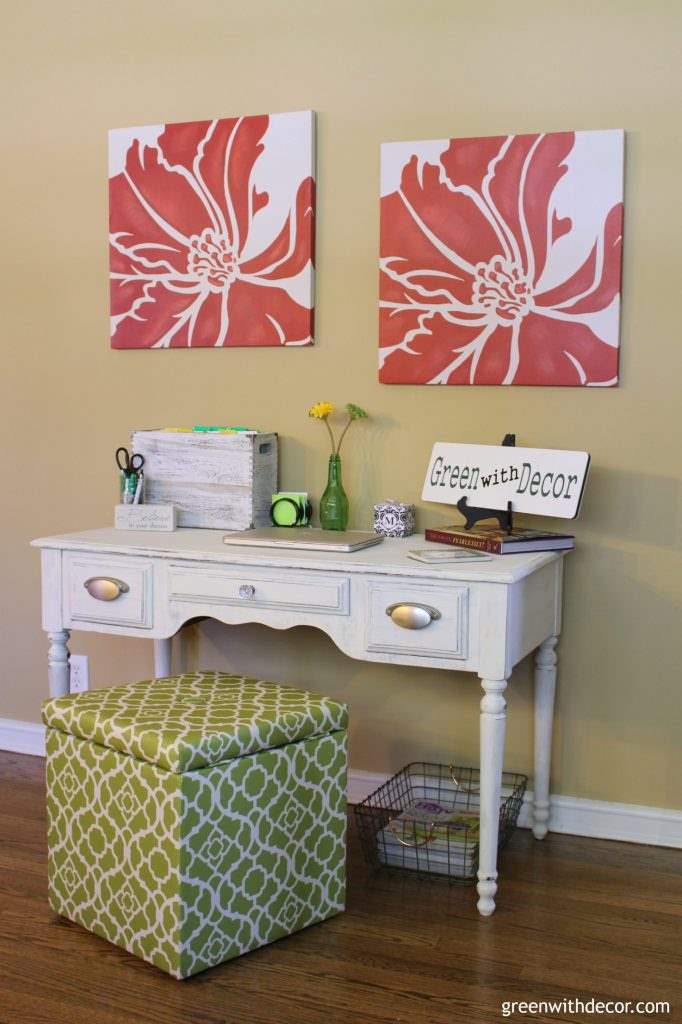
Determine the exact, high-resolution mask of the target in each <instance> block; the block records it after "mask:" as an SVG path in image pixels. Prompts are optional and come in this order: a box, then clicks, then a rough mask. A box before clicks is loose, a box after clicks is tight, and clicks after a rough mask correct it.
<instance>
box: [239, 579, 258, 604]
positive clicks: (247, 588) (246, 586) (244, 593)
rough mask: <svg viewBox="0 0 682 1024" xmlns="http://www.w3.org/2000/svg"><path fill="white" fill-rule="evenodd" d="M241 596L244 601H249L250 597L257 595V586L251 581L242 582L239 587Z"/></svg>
mask: <svg viewBox="0 0 682 1024" xmlns="http://www.w3.org/2000/svg"><path fill="white" fill-rule="evenodd" d="M239 596H240V597H241V599H242V600H243V601H248V600H249V599H250V598H252V597H255V596H256V588H255V587H253V586H252V585H251V584H250V583H242V585H241V587H240V588H239Z"/></svg>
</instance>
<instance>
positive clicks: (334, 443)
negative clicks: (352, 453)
mask: <svg viewBox="0 0 682 1024" xmlns="http://www.w3.org/2000/svg"><path fill="white" fill-rule="evenodd" d="M324 425H325V427H326V428H327V430H328V431H329V437H330V439H331V443H332V455H336V453H337V448H336V442H335V441H334V435H333V434H332V428H331V427H330V426H329V420H328V419H327V417H326V416H325V419H324ZM341 436H342V437H343V434H342V435H341ZM339 443H340V442H339Z"/></svg>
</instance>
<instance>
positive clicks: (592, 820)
mask: <svg viewBox="0 0 682 1024" xmlns="http://www.w3.org/2000/svg"><path fill="white" fill-rule="evenodd" d="M388 779H389V776H388V775H380V774H376V773H375V772H363V771H357V770H352V769H351V771H349V773H348V800H349V802H350V803H352V804H354V803H359V801H360V800H364V799H365V797H367V796H369V794H370V793H372V792H374V790H375V789H378V788H379V786H382V785H383V784H384V782H387V781H388ZM532 803H533V794H532V792H530V791H529V792H527V793H526V796H525V799H524V801H523V806H522V808H521V814H520V815H519V826H520V828H530V827H531V821H532V815H531V807H532ZM549 830H550V832H564V833H566V834H567V835H573V836H588V837H590V838H591V839H615V840H618V841H619V842H624V843H644V844H646V845H648V846H672V847H674V848H675V849H682V811H674V810H668V809H667V808H665V807H643V806H641V805H640V804H616V803H609V802H607V801H604V800H585V799H583V798H582V797H575V796H560V795H557V796H552V797H550V815H549Z"/></svg>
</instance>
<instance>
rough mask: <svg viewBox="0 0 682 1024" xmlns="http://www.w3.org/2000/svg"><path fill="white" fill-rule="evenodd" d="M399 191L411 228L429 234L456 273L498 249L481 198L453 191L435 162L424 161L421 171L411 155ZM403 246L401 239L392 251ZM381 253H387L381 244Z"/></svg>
mask: <svg viewBox="0 0 682 1024" xmlns="http://www.w3.org/2000/svg"><path fill="white" fill-rule="evenodd" d="M401 192H402V194H403V202H404V203H405V204H406V207H407V210H408V213H410V216H411V217H412V219H413V221H414V225H413V231H414V230H418V231H421V232H422V233H425V234H430V235H431V236H432V237H433V238H434V239H435V240H436V241H434V243H433V244H435V246H436V248H437V249H439V251H440V252H441V253H442V255H444V256H445V257H446V259H448V260H449V262H450V263H451V264H452V266H451V269H453V267H454V268H455V272H459V273H461V272H462V270H464V271H465V272H466V271H467V267H468V268H469V273H471V272H473V267H474V266H475V264H476V263H479V262H481V261H487V260H489V259H491V258H492V257H493V256H496V255H497V254H498V253H499V252H500V240H499V238H498V235H497V233H496V231H495V228H494V227H493V225H492V223H491V218H490V217H489V216H487V215H486V209H487V208H486V205H485V203H484V202H483V200H480V202H479V201H478V200H477V198H476V193H472V194H470V193H466V194H464V193H461V192H455V191H453V190H452V188H451V187H450V186H449V185H448V183H447V181H446V180H444V179H442V178H441V171H440V168H438V167H436V166H435V165H434V164H428V163H427V164H424V165H423V167H422V168H421V172H420V168H419V163H418V160H417V157H416V156H413V157H412V159H411V160H410V161H409V163H407V164H406V166H405V167H404V169H403V174H402V179H401ZM421 225H423V226H421ZM425 229H426V230H425ZM404 248H405V244H404V242H403V244H402V246H401V248H400V249H396V250H395V251H396V252H398V253H399V252H401V249H404ZM410 248H411V246H410ZM382 252H386V248H385V246H384V245H382ZM387 255H390V254H389V253H388V252H387ZM455 257H458V259H455Z"/></svg>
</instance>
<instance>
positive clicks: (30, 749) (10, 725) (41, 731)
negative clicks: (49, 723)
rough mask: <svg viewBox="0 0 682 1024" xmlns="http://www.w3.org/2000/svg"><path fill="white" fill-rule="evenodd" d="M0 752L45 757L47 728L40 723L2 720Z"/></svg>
mask: <svg viewBox="0 0 682 1024" xmlns="http://www.w3.org/2000/svg"><path fill="white" fill-rule="evenodd" d="M0 750H10V751H11V752H12V753H14V754H35V755H37V756H38V757H44V756H45V726H44V725H40V724H39V723H38V722H20V721H18V719H16V718H0Z"/></svg>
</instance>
